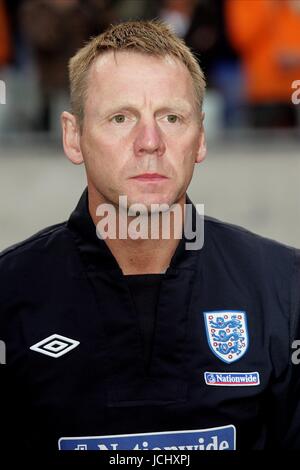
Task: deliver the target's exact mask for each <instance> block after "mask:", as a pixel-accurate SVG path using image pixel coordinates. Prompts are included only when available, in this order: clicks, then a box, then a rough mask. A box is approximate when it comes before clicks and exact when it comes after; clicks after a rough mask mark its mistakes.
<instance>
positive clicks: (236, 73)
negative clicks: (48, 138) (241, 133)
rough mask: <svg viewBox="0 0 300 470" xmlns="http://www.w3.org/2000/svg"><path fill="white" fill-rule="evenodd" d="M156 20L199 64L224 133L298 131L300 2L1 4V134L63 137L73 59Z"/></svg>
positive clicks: (61, 0) (26, 0) (11, 0)
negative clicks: (96, 42) (114, 26)
mask: <svg viewBox="0 0 300 470" xmlns="http://www.w3.org/2000/svg"><path fill="white" fill-rule="evenodd" d="M149 18H161V19H162V20H164V21H166V22H167V23H169V24H170V25H171V26H172V27H173V29H174V30H175V32H176V33H177V35H178V36H180V37H182V38H184V39H185V41H186V42H187V44H188V45H189V46H190V47H191V49H192V50H193V52H194V53H195V54H196V56H197V58H198V60H199V63H200V65H201V67H202V68H203V70H204V72H205V75H206V78H207V84H208V93H207V100H208V102H210V103H211V106H212V107H213V106H216V107H217V112H218V114H219V116H220V121H221V126H223V127H224V128H239V127H241V126H245V127H247V126H249V127H252V128H277V127H279V128H296V127H299V126H300V119H299V115H300V112H299V108H300V105H298V106H297V105H296V104H295V103H293V102H292V98H291V97H292V94H293V88H292V85H293V83H294V82H295V81H296V80H300V0H84V1H83V0H0V80H3V81H4V82H5V84H6V95H7V96H6V103H7V104H6V105H5V106H3V105H0V133H1V132H2V133H3V132H8V131H15V132H18V131H24V130H25V131H46V132H53V133H55V132H59V131H58V126H59V118H58V116H59V113H60V111H61V110H63V109H66V108H68V76H67V64H68V59H69V58H70V57H71V56H72V55H73V54H74V53H75V51H76V50H77V49H78V48H80V47H81V46H82V45H83V44H84V42H85V41H86V40H88V39H89V38H90V37H91V36H94V35H97V34H99V33H101V32H102V31H103V30H104V29H105V27H106V26H107V25H109V24H110V23H114V22H118V21H121V20H129V19H131V20H134V19H149Z"/></svg>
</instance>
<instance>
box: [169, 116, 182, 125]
mask: <svg viewBox="0 0 300 470" xmlns="http://www.w3.org/2000/svg"><path fill="white" fill-rule="evenodd" d="M167 118H168V122H170V123H171V124H175V123H176V122H177V121H178V120H179V117H178V116H176V114H168V116H167Z"/></svg>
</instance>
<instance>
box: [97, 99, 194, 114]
mask: <svg viewBox="0 0 300 470" xmlns="http://www.w3.org/2000/svg"><path fill="white" fill-rule="evenodd" d="M124 109H128V110H133V111H134V110H136V109H137V106H136V105H135V104H134V103H130V102H123V103H119V104H116V105H115V106H112V107H110V108H107V109H106V110H105V111H104V113H101V114H113V113H115V112H117V111H121V110H124ZM172 110H174V111H178V112H181V113H186V114H189V113H191V112H192V107H191V106H190V105H189V104H188V103H186V102H184V101H180V102H179V101H174V102H168V103H162V105H161V106H159V108H158V110H157V111H160V112H161V111H172Z"/></svg>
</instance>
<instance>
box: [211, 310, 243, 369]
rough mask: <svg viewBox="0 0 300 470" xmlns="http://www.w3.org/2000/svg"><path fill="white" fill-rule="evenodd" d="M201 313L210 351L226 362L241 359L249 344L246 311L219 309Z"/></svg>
mask: <svg viewBox="0 0 300 470" xmlns="http://www.w3.org/2000/svg"><path fill="white" fill-rule="evenodd" d="M203 313H204V319H205V326H206V335H207V340H208V344H209V347H210V349H211V350H212V352H213V353H214V354H215V355H216V356H217V357H218V358H219V359H221V360H222V361H223V362H226V363H231V362H234V361H237V360H239V359H241V357H243V355H244V354H245V352H246V351H247V349H248V344H249V339H248V329H247V318H246V312H243V311H238V310H220V311H213V312H203Z"/></svg>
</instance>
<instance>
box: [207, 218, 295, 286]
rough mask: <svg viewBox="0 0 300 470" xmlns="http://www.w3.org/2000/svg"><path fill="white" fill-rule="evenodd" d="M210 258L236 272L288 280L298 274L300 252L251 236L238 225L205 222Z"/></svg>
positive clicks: (249, 232) (260, 237) (267, 239)
mask: <svg viewBox="0 0 300 470" xmlns="http://www.w3.org/2000/svg"><path fill="white" fill-rule="evenodd" d="M204 243H207V244H208V246H209V247H210V249H209V250H208V251H209V253H210V254H211V253H212V252H214V253H215V255H216V256H219V258H220V259H222V260H223V262H224V263H227V264H228V265H229V266H231V267H232V270H233V269H235V268H236V267H237V266H238V267H239V270H240V272H242V273H244V274H246V273H247V272H249V273H251V274H252V275H253V274H256V275H258V273H259V272H260V273H262V275H264V274H265V275H266V274H267V275H268V276H269V279H270V278H273V277H274V276H275V277H276V276H279V277H280V278H281V279H283V278H287V280H288V279H289V278H291V276H292V275H293V273H294V271H295V270H299V260H300V250H299V249H297V248H295V247H292V246H288V245H285V244H283V243H280V242H278V241H275V240H273V239H270V238H267V237H263V236H261V235H258V234H256V233H253V232H251V231H249V230H247V229H245V228H243V227H240V226H238V225H234V224H230V223H226V222H223V221H220V220H218V219H214V218H212V217H206V218H205V240H204Z"/></svg>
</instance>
